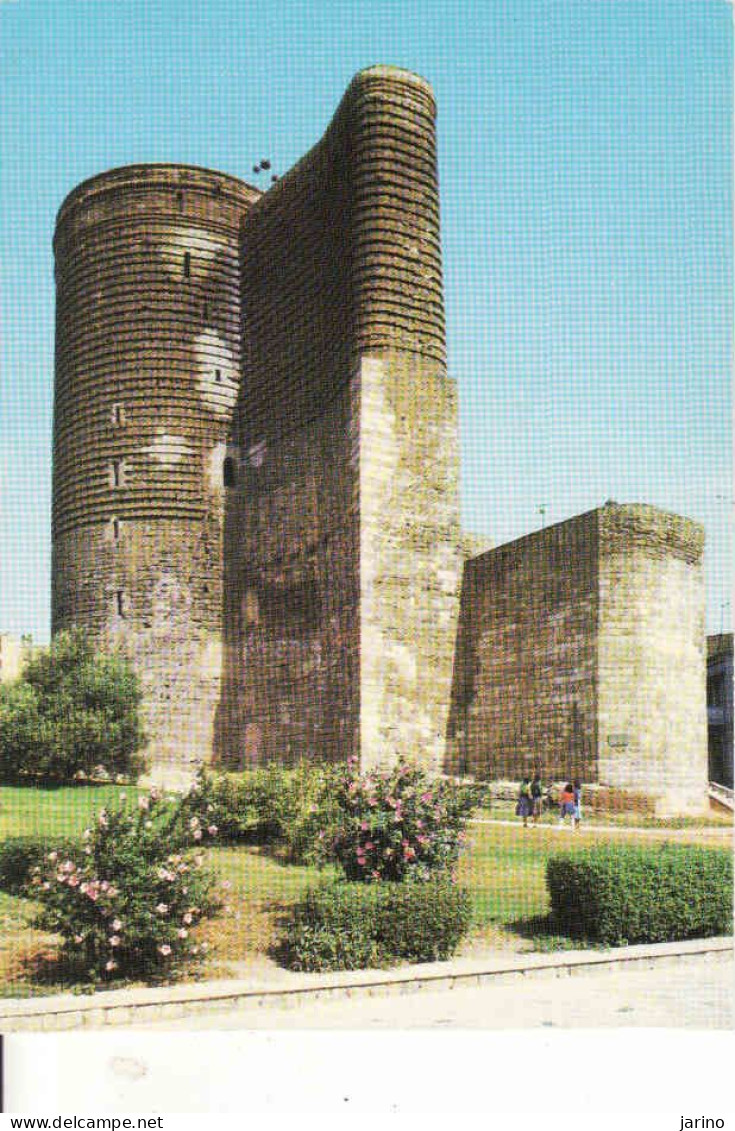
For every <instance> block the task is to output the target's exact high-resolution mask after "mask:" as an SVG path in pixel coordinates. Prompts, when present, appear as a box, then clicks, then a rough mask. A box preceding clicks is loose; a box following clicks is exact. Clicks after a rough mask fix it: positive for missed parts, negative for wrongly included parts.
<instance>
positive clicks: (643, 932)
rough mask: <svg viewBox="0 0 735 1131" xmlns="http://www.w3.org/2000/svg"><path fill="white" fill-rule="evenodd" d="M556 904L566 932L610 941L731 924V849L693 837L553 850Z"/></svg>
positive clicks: (550, 869) (704, 931)
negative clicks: (697, 842) (695, 842)
mask: <svg viewBox="0 0 735 1131" xmlns="http://www.w3.org/2000/svg"><path fill="white" fill-rule="evenodd" d="M546 879H547V884H548V888H549V893H550V896H551V907H552V912H553V914H554V916H555V918H556V920H557V922H558V923H559V924H560V926H561V927H562V929H564V930H566V931H567V932H568V933H569V934H571V935H574V936H578V937H582V938H587V939H590V940H595V941H597V942H601V943H604V944H606V945H608V946H610V945H612V946H615V945H622V944H625V943H631V944H632V943H646V942H651V943H653V942H667V941H673V940H676V939H689V938H702V937H706V936H708V935H720V934H728V933H729V932H730V931H732V899H733V869H732V856H731V854H730V853H729V852H727V851H723V850H720V849H710V848H698V847H696V846H691V845H672V844H668V843H667V844H663V845H658V846H651V847H646V846H643V847H641V846H637V845H599V846H596V847H592V848H589V849H586V850H584V851H582V852H579V853H574V854H568V855H567V854H564V855H560V856H554V857H552V858H551V859H550V860H549V861H548V862H547V866H546Z"/></svg>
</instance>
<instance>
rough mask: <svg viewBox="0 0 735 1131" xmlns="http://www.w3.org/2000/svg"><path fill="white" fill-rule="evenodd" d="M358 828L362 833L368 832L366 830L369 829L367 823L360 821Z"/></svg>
mask: <svg viewBox="0 0 735 1131" xmlns="http://www.w3.org/2000/svg"><path fill="white" fill-rule="evenodd" d="M360 828H361V829H362V831H363V832H364V833H366V832H367V831H368V829H369V828H370V825H369V824H368V823H367V821H362V822H361V824H360Z"/></svg>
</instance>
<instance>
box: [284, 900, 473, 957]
mask: <svg viewBox="0 0 735 1131" xmlns="http://www.w3.org/2000/svg"><path fill="white" fill-rule="evenodd" d="M470 915H471V900H470V894H469V892H468V891H467V890H466V889H465V888H461V887H457V886H455V885H454V884H452V883H449V882H447V881H446V880H441V881H432V882H430V883H416V884H411V883H409V884H395V883H374V884H364V883H349V882H345V881H336V882H332V883H329V884H324V885H322V886H320V887H318V888H313V889H311V890H310V891H308V892H307V893H306V895H305V896H304V898H303V899H302V900H301V901H300V902H299V903H297V904H296V905H295V906H294V907H293V908H291V911H290V919H289V921H288V922H287V925H286V929H285V931H284V934H283V937H282V945H281V957H282V958H283V960H284V962H285V964H286V965H287V966H289V967H290V968H291V969H293V970H317V971H322V970H358V969H362V968H365V967H369V966H393V965H395V964H396V963H397V962H401V961H410V962H435V961H438V960H440V959H444V958H449V957H451V955H452V954H453V953H454V951H455V950H456V948H457V946H458V945H459V943H460V941H461V939H462V937H463V936H464V935H465V934H466V932H467V930H468V928H469V925H470Z"/></svg>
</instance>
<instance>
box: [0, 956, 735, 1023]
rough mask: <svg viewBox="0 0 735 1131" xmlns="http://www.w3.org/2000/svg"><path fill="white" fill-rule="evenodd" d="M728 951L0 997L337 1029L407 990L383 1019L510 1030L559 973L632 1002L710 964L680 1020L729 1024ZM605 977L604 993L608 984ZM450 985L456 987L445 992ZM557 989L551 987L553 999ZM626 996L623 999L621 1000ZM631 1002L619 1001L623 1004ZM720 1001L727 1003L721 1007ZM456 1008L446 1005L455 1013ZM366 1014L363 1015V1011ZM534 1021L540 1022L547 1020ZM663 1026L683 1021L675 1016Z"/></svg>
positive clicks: (506, 960)
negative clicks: (491, 1000)
mask: <svg viewBox="0 0 735 1131" xmlns="http://www.w3.org/2000/svg"><path fill="white" fill-rule="evenodd" d="M732 957H733V942H732V939H731V938H716V939H696V940H693V941H689V942H677V943H659V944H656V945H653V946H630V947H620V948H615V949H610V950H584V951H557V952H555V953H552V954H536V953H530V954H529V953H523V954H508V953H504V952H500V951H488V952H487V953H486V954H484V955H481V956H479V957H475V958H472V959H455V960H451V961H449V962H436V963H426V964H423V965H416V966H404V967H398V968H397V969H393V970H359V971H344V972H340V973H335V974H295V973H293V972H290V971H287V970H282V969H280V968H278V967H275V966H270V967H262V968H261V967H254V968H253V969H252V971H251V973H250V974H249V976H248V977H245V978H242V979H238V980H230V981H221V982H203V983H189V984H184V985H175V986H160V987H155V988H152V989H121V990H110V991H104V992H101V993H97V994H94V995H92V996H89V997H87V996H74V995H72V994H65V995H59V996H56V997H46V998H31V999H5V1000H2V1001H0V1032H2V1033H12V1032H20V1031H28V1030H35V1031H39V1030H41V1031H60V1030H69V1029H94V1028H100V1027H102V1026H112V1025H115V1026H119V1025H124V1026H136V1027H138V1026H141V1025H148V1024H151V1023H155V1024H159V1023H161V1024H165V1025H166V1026H167V1027H172V1025H174V1024H176V1025H178V1026H179V1027H183V1028H189V1029H195V1028H197V1027H199V1022H200V1021H201V1023H202V1025H203V1026H208V1027H216V1028H224V1027H227V1026H228V1024H229V1022H230V1021H231V1022H232V1023H233V1027H235V1028H240V1027H254V1026H255V1024H256V1021H257V1024H258V1025H259V1026H260V1027H265V1028H271V1027H276V1025H277V1024H280V1023H281V1022H282V1021H283V1018H284V1015H285V1014H287V1013H288V1014H290V1017H289V1018H288V1024H290V1025H291V1026H293V1027H304V1026H305V1025H308V1024H309V1022H307V1020H306V1017H307V1013H306V1010H307V1009H308V1010H312V1009H313V1008H314V1007H315V1006H316V1007H318V1008H319V1009H321V1007H322V1006H323V1005H325V1004H327V1003H328V1004H329V1005H330V1006H332V1007H334V1010H335V1011H334V1012H333V1013H330V1014H329V1017H327V1016H326V1015H325V1020H324V1021H323V1022H320V1021H319V1019H318V1017H317V1020H316V1021H315V1022H314V1023H315V1024H321V1023H323V1024H324V1025H325V1026H326V1027H332V1026H336V1025H337V1024H339V1014H340V1010H342V1011H343V1012H344V1013H345V1016H346V1015H347V1012H348V1010H347V1005H348V1003H352V1002H354V1001H355V1000H356V999H361V1000H363V1001H365V1000H366V999H367V1000H368V1001H369V1002H370V1003H371V1004H372V1006H373V1012H374V1005H375V1000H376V999H378V998H380V999H385V998H390V997H394V998H398V997H403V998H404V1000H405V998H406V995H409V994H410V995H416V996H415V997H414V999H413V1000H412V1002H411V1005H410V1008H406V1009H403V1010H398V1011H397V1012H396V1011H394V1012H393V1013H392V1014H391V1013H390V1011H389V1014H388V1015H386V1016H387V1017H390V1018H393V1017H394V1016H396V1017H397V1016H403V1017H404V1019H408V1022H410V1020H411V1018H413V1019H417V1018H419V1017H421V1016H425V1017H426V1018H427V1019H426V1020H424V1021H423V1022H421V1021H417V1022H416V1023H417V1024H426V1025H434V1024H441V1023H442V1021H441V1017H439V1018H438V1019H436V1020H431V1016H432V1010H434V1009H435V1008H436V1005H439V1006H440V1013H441V1012H442V1011H443V1010H445V1009H446V1006H445V1000H446V998H448V997H451V998H453V999H454V1005H456V1006H461V1008H458V1009H457V1010H454V1012H456V1014H457V1019H456V1020H455V1021H453V1022H451V1023H456V1024H458V1025H463V1026H465V1027H466V1026H468V1025H475V1024H476V1025H477V1026H479V1027H492V1023H491V1022H492V1018H493V1017H495V1018H496V1019H499V1020H501V1021H503V1022H504V1023H507V1024H509V1025H510V1027H515V1026H516V1025H521V1026H522V1025H525V1024H533V1023H535V1022H534V1021H533V1020H528V1021H522V1020H517V1019H516V1015H514V1013H513V1011H512V1010H511V1009H510V1008H509V1003H516V1005H517V1003H518V1002H519V1000H520V999H521V996H523V997H524V1000H526V1001H532V1000H534V999H536V1000H538V999H539V998H541V997H542V996H543V993H544V992H545V991H544V988H543V984H544V983H549V982H551V981H553V980H558V979H561V980H563V981H564V982H565V984H566V985H571V984H572V983H571V982H569V978H570V977H572V978H578V979H580V981H581V980H582V979H584V980H585V981H586V980H587V979H588V978H590V977H593V978H596V979H600V978H601V977H604V976H605V975H607V976H608V983H607V984H608V986H609V987H610V986H612V985H613V982H610V981H609V977H610V975H611V974H612V975H614V977H615V978H618V977H620V976H621V975H622V974H623V972H626V973H627V974H628V975H630V974H633V975H635V976H636V977H637V978H638V983H637V985H638V991H637V996H636V995H634V1000H637V1001H640V1000H641V998H642V996H643V995H644V994H645V992H646V990H645V987H646V986H647V985H648V983H649V982H650V975H651V972H652V971H661V972H662V974H663V975H664V983H666V981H667V980H668V982H669V984H670V985H674V984H676V985H677V987H678V988H677V990H676V991H675V993H674V998H678V999H682V998H686V995H687V992H688V990H687V987H688V986H689V985H690V984H692V985H693V984H694V978H695V974H696V977H697V978H699V977H701V972H702V971H703V970H707V971H709V972H708V974H707V975H706V977H705V982H706V983H707V990H706V993H707V995H709V996H708V997H707V1002H710V1004H711V1003H712V1002H713V1001H714V1003H715V1004H714V1007H713V1010H711V1009H709V1007H708V1006H707V1003H706V1002H705V1005H704V1006H703V1009H702V1011H700V1013H699V1014H698V1017H699V1020H695V1021H694V1022H693V1021H692V1020H691V1018H688V1019H686V1020H685V1021H683V1022H681V1023H685V1024H692V1023H694V1024H698V1025H702V1026H707V1027H728V1026H729V1025H730V1024H731V1023H732V1021H731V1017H732V1003H731V996H730V997H728V995H727V994H726V993H724V991H723V988H722V987H723V983H724V984H727V980H728V979H730V980H731V967H732ZM715 968H717V969H715ZM723 971H725V972H724V973H723ZM690 976H691V977H690ZM530 983H533V984H534V986H533V993H532V995H528V996H526V995H527V993H528V989H529V985H530ZM599 984H600V986H601V987H602V988H601V992H602V993H603V994H604V992H605V988H604V983H602V982H600V983H599ZM590 987H591V983H590ZM488 989H492V990H493V992H494V993H497V991H499V990H501V991H504V990H508V989H509V990H510V993H509V994H507V995H505V996H503V995H501V997H499V998H497V1001H496V1005H495V1007H493V1006H492V1005H491V1004H490V1005H488V1006H487V1008H485V1007H483V1008H482V1009H480V1010H478V1009H477V1006H476V1005H475V1004H472V1003H474V1002H476V1000H477V996H478V990H482V991H483V995H484V991H485V990H488ZM447 991H450V992H449V993H448V994H447ZM616 992H617V991H616ZM595 993H597V990H595ZM424 994H427V995H436V994H441V995H444V996H443V998H442V1000H441V1002H436V1003H429V1006H428V1007H425V1006H422V1005H421V1003H420V1002H419V1000H418V999H419V997H421V996H422V995H424ZM455 994H459V995H465V997H466V1005H464V1006H463V1005H462V1001H461V997H457V998H454V995H455ZM556 996H557V995H553V994H552V998H553V999H554V1001H556ZM669 996H671V995H670V994H669ZM577 998H579V1000H580V1001H584V1000H585V998H588V999H589V1000H590V1001H591V1000H593V998H594V995H589V994H587V993H586V992H583V993H581V994H578V995H575V1000H576V999H577ZM569 1000H570V997H569V994H567V993H565V992H562V994H561V997H560V1001H561V1006H560V1008H561V1009H562V1013H559V1012H558V1010H557V1007H556V1005H554V1004H553V1002H552V1003H551V1004H550V1005H549V1010H551V1011H552V1012H551V1013H550V1014H549V1016H550V1017H551V1018H552V1020H551V1023H552V1024H558V1023H559V1022H558V1020H554V1018H559V1017H561V1016H563V1015H564V1010H566V1015H569V1006H568V1002H569ZM600 1000H601V999H600ZM627 1000H628V998H627V997H626V998H625V1001H627ZM625 1001H624V1003H623V1006H621V1008H627V1007H626V1005H625ZM718 1002H721V1003H722V1005H721V1007H720V1006H719V1005H718V1004H717V1003H718ZM565 1003H567V1004H566V1007H565ZM415 1005H418V1009H415V1008H414V1006H415ZM598 1005H599V1001H598ZM427 1008H428V1013H427ZM453 1008H454V1007H453V1006H452V1005H451V1003H450V1013H451V1012H452V1010H453ZM598 1012H599V1010H598ZM266 1014H267V1017H266ZM368 1014H370V1010H368ZM237 1015H239V1017H238V1016H237ZM256 1015H257V1016H256ZM361 1016H363V1017H364V1014H363V1015H361ZM578 1016H582V1013H578ZM584 1016H585V1017H586V1018H587V1023H589V1024H594V1025H597V1024H598V1022H597V1021H595V1020H594V1017H595V1016H597V1014H596V1013H595V1010H594V1009H593V1010H592V1013H591V1014H590V1012H589V1010H587V1012H586V1013H584ZM243 1018H244V1019H243ZM462 1018H463V1019H462ZM472 1018H475V1020H474V1021H473V1020H472ZM363 1023H364V1021H360V1020H358V1019H355V1020H352V1021H351V1024H352V1025H353V1026H355V1025H357V1026H358V1027H359V1026H360V1025H361V1024H363ZM406 1023H407V1021H406V1020H404V1022H400V1021H396V1020H393V1019H387V1020H386V1021H385V1024H386V1025H390V1026H392V1025H399V1024H401V1025H404V1024H406ZM538 1023H543V1020H542V1021H540V1022H538ZM599 1023H602V1022H599ZM617 1023H618V1024H621V1025H624V1024H626V1023H627V1021H626V1019H625V1014H624V1013H621V1014H620V1019H619V1020H618V1022H617ZM639 1023H640V1024H646V1023H647V1022H645V1021H641V1022H639ZM659 1023H662V1024H677V1022H676V1021H670V1020H669V1021H662V1022H659ZM504 1027H505V1025H504Z"/></svg>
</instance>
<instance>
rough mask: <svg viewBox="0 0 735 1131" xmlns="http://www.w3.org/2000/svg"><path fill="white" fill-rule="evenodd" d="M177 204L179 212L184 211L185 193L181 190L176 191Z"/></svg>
mask: <svg viewBox="0 0 735 1131" xmlns="http://www.w3.org/2000/svg"><path fill="white" fill-rule="evenodd" d="M176 206H177V208H178V210H179V212H183V211H184V194H183V192H180V191H179V192H177V193H176Z"/></svg>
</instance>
